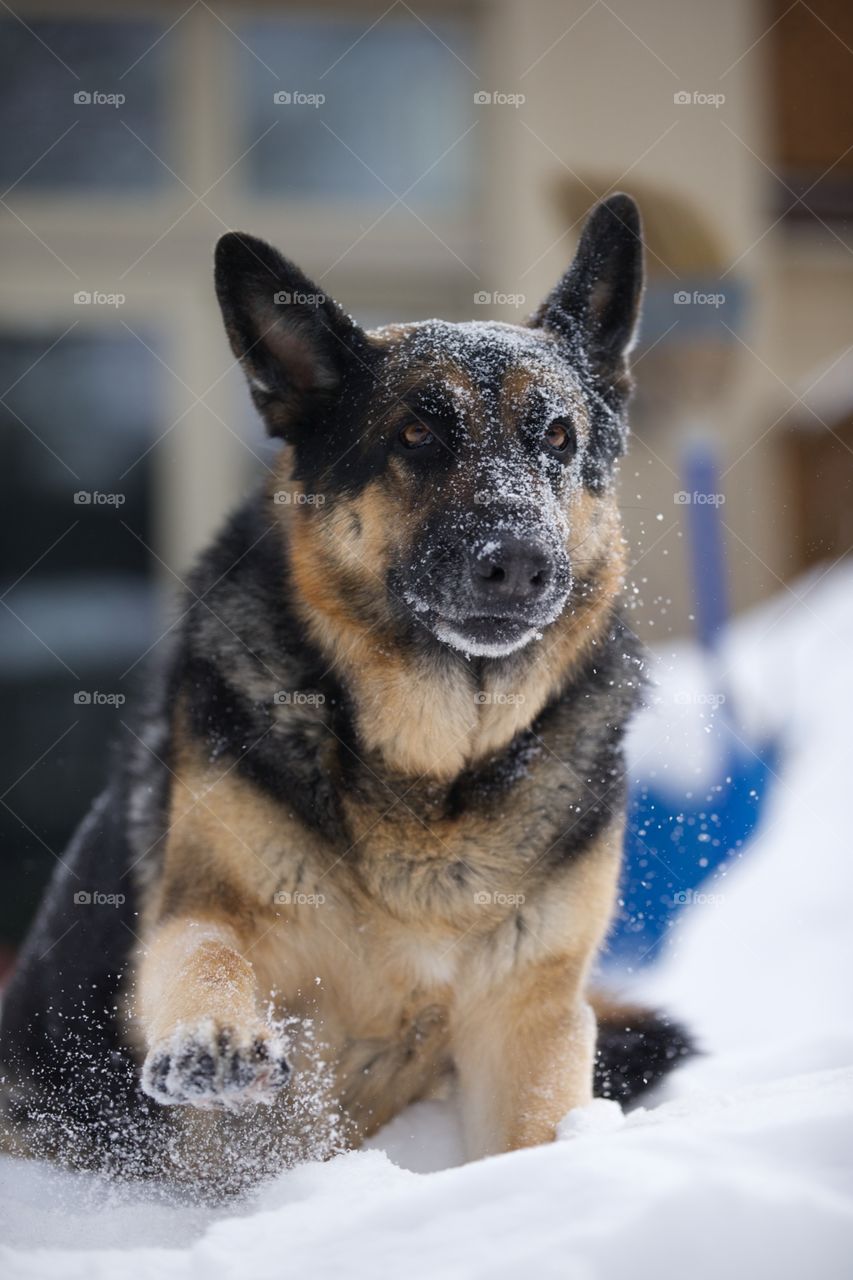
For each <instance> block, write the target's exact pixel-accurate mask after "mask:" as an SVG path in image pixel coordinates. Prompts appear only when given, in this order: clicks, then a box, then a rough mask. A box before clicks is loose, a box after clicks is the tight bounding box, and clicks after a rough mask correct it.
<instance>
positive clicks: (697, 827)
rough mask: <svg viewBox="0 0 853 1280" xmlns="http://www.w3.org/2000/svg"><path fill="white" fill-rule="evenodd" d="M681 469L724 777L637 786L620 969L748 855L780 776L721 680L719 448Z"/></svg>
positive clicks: (618, 930) (646, 956)
mask: <svg viewBox="0 0 853 1280" xmlns="http://www.w3.org/2000/svg"><path fill="white" fill-rule="evenodd" d="M683 472H684V483H685V493H684V495H683V496H684V497H685V503H684V505H685V507H686V515H687V520H688V527H689V537H690V554H691V575H692V579H693V594H694V598H695V606H696V636H697V640H698V643H699V645H700V646H701V649H702V651H703V652H704V654H705V655H706V659H707V666H708V671H709V674H710V675H711V679H710V680H709V686H710V687H711V688H712V689H714V693H715V697H714V698H713V701H714V702H715V704H716V710H715V711H714V712H713V714H712V715H711V718H710V729H711V732H712V734H713V735H714V739H715V745H716V748H717V751H716V756H717V759H718V761H719V769H720V772H719V776H718V777H716V778H714V779H711V780H708V781H704V782H700V783H698V784H696V785H695V786H694V787H693V788H692V789H690V790H683V789H682V790H681V792H679V791H678V789H676V788H673V789H672V790H669V791H667V790H665V789H664V788H662V787H660V786H659V784H657V783H643V782H642V780H640V779H636V778H635V779H633V780H632V792H631V795H630V798H629V809H628V826H627V831H626V835H625V860H624V867H623V878H622V894H621V897H620V910H619V913H618V915H617V920H616V923H615V925H614V928H613V932H612V934H611V937H610V940H609V945H608V963H611V962H612V963H615V964H618V965H619V966H620V967H622V968H625V967H626V966H627V967H636V966H638V965H640V964H647V963H649V962H650V961H652V960H654V959H655V958H656V957H657V956H658V955H659V954H660V951H661V948H662V946H663V945H664V943H665V940H666V936H667V932H668V930H669V929H670V928H671V927H672V925H673V923H674V921H675V918H676V916H677V914H678V910H679V908H680V907H682V906H684V905H685V904H687V903H689V902H690V901H692V899H693V897H694V895H695V894H696V892H697V890H698V888H699V886H700V885H702V884H703V882H704V881H706V880H707V879H708V878H709V877H710V876H712V875H713V873H714V872H715V871H717V870H718V868H720V867H721V866H722V864H723V863H726V862H728V861H730V860H732V859H734V858H737V857H739V856H740V854H741V851H742V850H743V848H744V846H745V845H746V844H747V842H748V841H749V838H750V836H751V835H752V833H753V831H754V830H755V828H756V825H757V824H758V821H759V818H760V816H761V810H762V805H763V803H764V800H765V797H766V794H767V791H768V788H769V785H770V783H771V780H772V778H773V776H775V775H774V769H775V764H776V757H777V752H776V749H775V747H774V744H772V743H769V742H765V743H761V744H757V745H751V744H749V743H748V741H747V734H746V732H745V731H744V729H743V728H742V726H741V724H740V723H739V721H738V717H737V708H736V704H735V703H734V702H733V700H732V698H731V696H730V693H729V691H728V689H727V688H725V679H724V677H723V676H722V674H721V675H720V676H718V678H717V680H716V682H715V681H714V678H713V673H714V672H718V671H720V666H721V664H720V658H719V645H720V640H721V638H722V635H723V633H724V631H725V627H726V624H727V622H728V617H729V614H728V600H727V591H726V572H725V556H724V549H723V531H722V518H721V515H720V509H719V505H718V504H719V501H720V499H719V498H718V497H717V495H719V493H720V476H719V468H718V466H717V461H716V457H715V454H714V451H713V449H712V448H711V446H710V445H709V444H707V443H704V442H703V443H694V444H692V445H691V446H689V447H688V449H687V450H686V452H685V457H684V464H683ZM721 686H722V687H721ZM695 714H696V715H697V716H703V719H707V718H708V708H707V706H697V707H696V710H695Z"/></svg>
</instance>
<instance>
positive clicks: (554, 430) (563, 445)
mask: <svg viewBox="0 0 853 1280" xmlns="http://www.w3.org/2000/svg"><path fill="white" fill-rule="evenodd" d="M574 438H575V437H574V432H573V431H572V429H571V427H570V426H569V425H568V424H567V423H565V422H560V421H559V420H557V421H556V422H552V423H551V424H550V426H548V427H546V429H545V443H546V444H547V446H548V448H549V449H553V451H554V453H568V452H569V450H570V449H571V447H572V443H573V441H574Z"/></svg>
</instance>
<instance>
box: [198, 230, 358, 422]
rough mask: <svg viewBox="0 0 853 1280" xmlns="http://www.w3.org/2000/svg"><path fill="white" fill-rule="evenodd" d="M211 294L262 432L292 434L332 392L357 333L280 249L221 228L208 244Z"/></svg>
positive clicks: (355, 344) (349, 356) (354, 349)
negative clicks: (212, 247)
mask: <svg viewBox="0 0 853 1280" xmlns="http://www.w3.org/2000/svg"><path fill="white" fill-rule="evenodd" d="M215 282H216V295H217V297H218V298H219V305H220V307H221V308H222V317H223V319H224V321H225V329H226V332H227V334H228V338H229V341H230V343H231V349H232V351H233V352H234V354H235V356H236V357H237V358H238V360H239V361H240V363H241V365H242V366H243V370H244V372H245V374H246V377H247V379H248V381H249V388H250V390H251V393H252V399H253V400H254V402H255V405H256V407H257V409H258V411H259V412H260V414H261V416H262V417H263V419H264V421H265V423H266V425H267V430H268V431H269V433H270V435H273V436H281V437H282V438H283V439H285V440H292V439H293V437H294V433H295V432H296V430H297V429H298V427H299V426H300V425H301V424H303V423H305V422H306V421H308V420H309V419H310V418H311V417H312V415H313V414H314V413H316V412H317V410H318V409H319V408H320V407H321V406H323V405H324V404H327V403H328V401H329V399H330V398H331V397H333V396H334V394H335V392H336V390H337V389H338V388H339V387H340V385H341V382H342V380H343V376H344V372H345V369H346V366H347V363H348V362H349V361H351V360H353V359H354V358H355V354H354V353H355V351H356V349H357V348H358V346H359V345H360V343H361V341H362V339H363V337H364V335H363V332H362V330H361V329H360V328H359V327H358V325H357V324H356V323H355V322H354V321H353V320H352V319H350V317H349V316H347V315H346V314H345V313H344V312H343V311H342V310H341V308H340V307H339V306H338V304H337V303H336V302H335V301H334V300H333V299H332V298H329V297H327V296H326V294H324V293H323V292H322V291H321V290H320V289H319V288H318V286H317V285H315V284H314V283H313V282H312V281H311V280H309V279H308V277H307V276H306V275H303V273H302V272H301V271H300V270H299V268H298V267H296V266H294V264H293V263H292V262H288V260H287V259H286V258H283V257H282V256H281V254H280V253H278V252H277V251H276V250H275V249H273V248H272V247H271V246H270V245H268V244H266V243H265V242H264V241H263V240H258V239H256V238H255V237H254V236H248V235H244V234H243V233H242V232H239V231H229V232H228V234H227V235H224V236H223V237H222V239H221V240H220V241H219V243H218V244H217V246H216V269H215Z"/></svg>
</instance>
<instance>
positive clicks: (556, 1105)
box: [454, 959, 595, 1159]
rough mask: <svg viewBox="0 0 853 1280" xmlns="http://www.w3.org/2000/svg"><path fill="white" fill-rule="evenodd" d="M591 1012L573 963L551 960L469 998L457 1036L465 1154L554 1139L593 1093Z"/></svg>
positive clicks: (526, 1145) (480, 1153) (461, 1012)
mask: <svg viewBox="0 0 853 1280" xmlns="http://www.w3.org/2000/svg"><path fill="white" fill-rule="evenodd" d="M594 1053H595V1017H594V1015H593V1012H592V1010H591V1008H590V1007H589V1005H588V1004H587V1002H586V1000H585V999H584V997H583V993H582V991H581V989H580V984H579V981H578V974H577V968H576V966H574V965H573V964H571V963H569V962H561V961H560V960H557V959H553V960H548V961H546V962H543V963H540V964H538V965H534V966H531V967H530V968H529V969H528V970H527V971H526V972H524V973H523V974H521V975H516V976H515V977H511V978H509V979H508V981H507V983H506V985H501V986H500V987H497V986H496V987H494V988H492V989H491V990H489V991H484V992H482V993H481V995H480V996H479V998H472V999H471V1000H470V1003H469V1004H468V1007H467V1008H465V1007H463V1008H462V1009H460V1016H459V1020H458V1025H457V1028H456V1034H455V1036H454V1059H455V1062H456V1067H457V1071H458V1075H459V1084H460V1094H461V1106H462V1121H463V1129H464V1135H465V1145H466V1150H467V1154H468V1156H469V1158H472V1159H474V1158H478V1157H480V1156H485V1155H494V1154H496V1153H498V1152H501V1151H513V1150H515V1149H516V1148H518V1147H530V1146H535V1145H537V1144H538V1143H542V1142H551V1141H552V1140H553V1138H554V1136H555V1132H556V1126H557V1124H558V1123H559V1121H560V1120H561V1119H562V1117H563V1116H564V1115H565V1114H566V1112H567V1111H569V1110H570V1109H571V1108H572V1107H577V1106H582V1105H583V1104H585V1103H587V1102H589V1101H590V1100H591V1098H592V1068H593V1056H594Z"/></svg>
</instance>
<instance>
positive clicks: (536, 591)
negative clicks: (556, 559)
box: [469, 537, 554, 612]
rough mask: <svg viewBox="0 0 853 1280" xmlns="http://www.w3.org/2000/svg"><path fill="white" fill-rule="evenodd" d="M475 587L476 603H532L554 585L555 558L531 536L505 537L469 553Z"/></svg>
mask: <svg viewBox="0 0 853 1280" xmlns="http://www.w3.org/2000/svg"><path fill="white" fill-rule="evenodd" d="M469 571H470V579H471V588H472V591H473V593H474V597H475V601H476V603H478V604H480V605H482V606H483V610H484V612H488V606H489V605H497V604H501V605H511V604H516V603H519V604H520V603H522V602H524V601H527V602H532V601H534V600H535V599H536V598H537V597H538V596H541V595H542V594H543V593H544V592H545V590H546V589H547V588H548V587H549V586H550V584H551V580H552V578H553V576H554V564H553V560H552V558H551V556H550V554H549V553H548V551H547V550H546V548H545V547H543V546H542V544H541V543H539V542H535V541H533V540H532V539H530V538H520V537H503V538H501V539H499V540H495V541H493V542H489V543H487V544H486V545H485V546H481V547H479V548H476V549H475V550H473V551H472V552H471V553H470V555H469Z"/></svg>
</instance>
